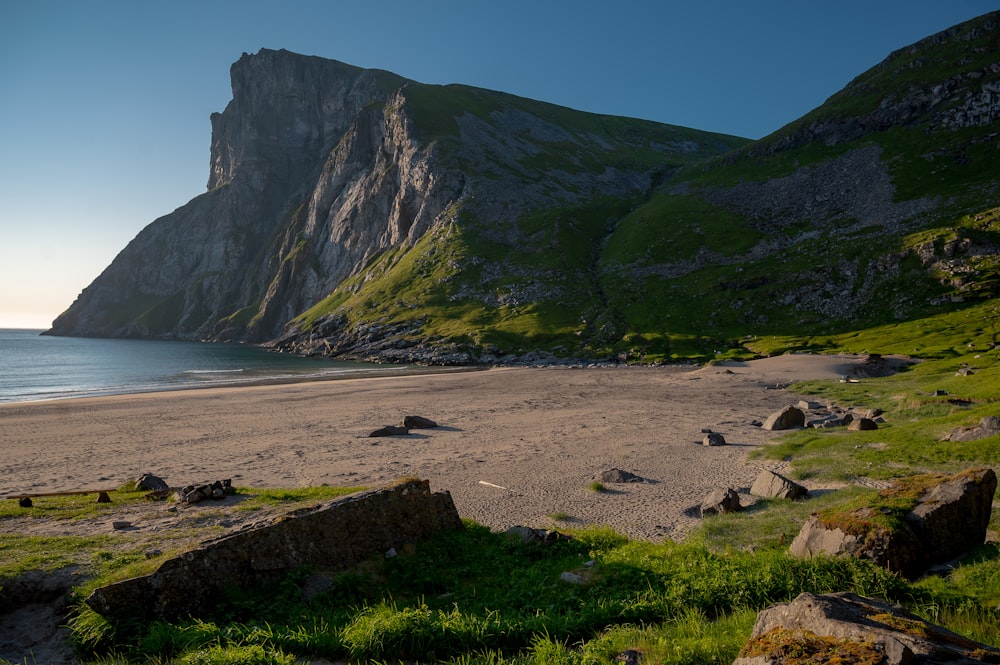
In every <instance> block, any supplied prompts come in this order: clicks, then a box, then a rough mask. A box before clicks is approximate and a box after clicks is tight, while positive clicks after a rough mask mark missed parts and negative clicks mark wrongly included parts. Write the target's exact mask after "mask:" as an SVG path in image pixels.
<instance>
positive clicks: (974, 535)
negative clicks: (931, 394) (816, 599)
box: [789, 469, 997, 578]
mask: <svg viewBox="0 0 1000 665" xmlns="http://www.w3.org/2000/svg"><path fill="white" fill-rule="evenodd" d="M906 483H907V485H906V486H904V487H898V486H897V487H896V488H890V489H889V490H885V492H887V493H890V494H891V493H893V492H904V491H912V490H907V489H906V487H907V486H908V487H910V488H912V487H915V486H921V484H923V485H924V486H925V487H926V489H923V490H921V491H920V495H919V498H918V500H917V503H916V506H915V507H914V508H913V509H912V510H911V511H910V512H909V513H908V514H906V515H904V516H903V519H902V523H901V524H899V526H898V527H896V528H889V527H888V526H885V521H884V520H882V519H881V517H882V515H880V511H879V510H878V508H877V507H866V508H862V509H859V510H855V511H853V512H852V513H850V514H848V515H846V516H843V517H842V518H836V519H832V518H823V517H821V516H820V515H813V516H812V517H811V518H810V519H809V521H807V522H806V523H805V524H804V525H803V526H802V530H801V531H799V534H798V535H797V536H796V537H795V540H793V541H792V544H791V546H790V547H789V552H791V554H793V555H795V556H801V557H807V556H814V555H817V554H827V555H831V556H838V555H844V556H854V557H858V558H863V559H870V560H872V561H874V562H876V563H878V564H879V565H882V566H884V567H886V568H888V569H889V570H892V571H895V572H898V573H901V574H903V575H906V576H908V577H911V578H912V577H916V576H918V575H920V574H921V573H922V572H923V571H925V570H926V569H927V568H928V567H929V566H931V565H934V564H938V563H943V562H946V561H949V560H951V559H954V558H955V557H957V556H959V555H961V554H963V553H964V552H967V551H968V550H970V549H972V548H973V547H975V546H976V545H981V544H982V543H983V542H984V541H985V539H986V529H987V526H988V525H989V521H990V510H991V507H992V502H993V495H994V493H995V492H996V488H997V476H996V473H995V472H994V471H993V470H992V469H971V470H969V471H964V472H962V473H959V474H956V475H954V476H952V477H950V478H948V477H936V476H919V477H916V478H911V479H907V481H906Z"/></svg>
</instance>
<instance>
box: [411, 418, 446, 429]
mask: <svg viewBox="0 0 1000 665" xmlns="http://www.w3.org/2000/svg"><path fill="white" fill-rule="evenodd" d="M437 426H438V424H437V423H436V422H434V421H433V420H431V419H430V418H424V417H423V416H406V417H405V418H403V427H405V428H407V429H434V428H435V427H437Z"/></svg>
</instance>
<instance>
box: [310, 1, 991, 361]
mask: <svg viewBox="0 0 1000 665" xmlns="http://www.w3.org/2000/svg"><path fill="white" fill-rule="evenodd" d="M998 35H1000V28H998V18H997V15H996V14H993V15H988V16H986V17H983V18H981V19H978V20H975V21H971V22H969V23H967V24H963V25H962V26H958V27H956V28H954V29H952V30H951V31H947V32H946V33H942V34H941V35H936V36H934V37H931V38H928V39H927V40H924V41H922V42H919V43H917V44H915V45H913V46H912V47H908V48H906V49H902V50H900V51H898V52H896V53H894V54H892V55H891V56H890V57H889V58H887V59H886V61H885V62H883V63H881V64H879V65H878V66H876V67H874V68H872V69H871V70H870V71H868V72H866V73H864V74H862V75H861V76H859V77H858V78H857V79H855V80H854V81H853V82H851V84H849V85H848V86H847V87H846V88H845V89H844V90H842V91H840V92H838V93H837V94H835V95H833V96H832V97H831V98H830V99H829V100H828V101H827V103H825V104H824V105H823V106H821V107H820V108H818V109H816V110H815V111H813V112H812V113H810V114H808V115H806V116H804V117H803V118H801V119H800V120H798V121H796V122H793V123H791V124H790V125H788V126H787V127H785V128H783V129H782V130H780V131H778V132H776V133H775V134H773V135H771V136H769V137H766V138H765V139H763V140H761V141H759V142H756V143H754V144H749V145H745V144H741V141H739V140H737V139H734V138H732V137H708V138H706V136H705V135H703V134H698V133H696V132H692V131H691V130H685V129H682V128H667V127H663V126H657V125H655V124H654V123H642V122H639V121H632V120H626V119H621V118H608V117H605V116H596V115H591V114H580V113H578V112H575V111H570V110H568V109H563V108H561V107H556V106H551V105H546V104H542V103H540V102H533V101H531V100H524V99H521V98H517V97H512V96H509V95H503V94H501V93H493V92H490V91H484V90H479V89H475V88H468V87H464V86H445V87H439V86H410V87H409V88H408V89H407V99H408V102H407V103H408V105H409V106H410V110H411V113H412V117H413V120H414V124H415V126H416V127H418V129H419V132H420V134H421V135H422V136H423V137H424V139H425V140H436V141H441V142H442V143H443V145H446V146H447V149H445V150H443V154H444V155H446V156H447V158H449V159H453V160H455V161H456V162H458V163H461V164H462V165H463V169H464V170H465V172H466V173H467V174H468V176H469V177H470V178H484V179H485V181H488V182H499V183H502V184H503V187H499V190H500V191H501V195H499V196H497V197H495V199H496V200H492V199H491V205H492V206H493V207H492V208H490V209H494V208H496V206H499V205H504V200H503V196H502V192H503V191H505V190H504V187H507V188H508V189H509V190H510V191H511V192H512V195H514V194H513V192H514V191H515V189H516V188H517V187H524V188H530V187H537V188H539V190H540V191H544V190H550V191H553V192H554V191H557V190H558V191H561V192H563V193H565V192H566V191H570V190H572V189H573V185H572V182H573V181H572V177H570V176H571V174H573V173H579V172H590V173H592V172H594V171H595V170H597V169H600V168H624V167H625V166H636V165H642V166H643V167H655V168H656V169H658V172H659V173H660V174H662V175H663V176H664V178H665V180H664V181H663V183H662V184H661V185H660V186H658V187H657V188H655V190H654V191H650V192H648V193H647V194H646V196H644V197H640V198H635V197H632V198H629V197H624V198H623V197H618V198H615V197H608V196H605V197H596V198H595V197H588V196H586V193H585V192H580V191H577V192H574V193H573V197H571V198H573V199H574V200H573V201H572V202H570V203H564V204H556V203H554V202H552V203H550V204H548V205H536V206H534V207H531V208H529V209H527V210H524V211H523V212H520V213H518V214H517V215H516V217H515V218H514V219H503V220H498V219H497V218H495V217H490V216H489V215H488V213H487V212H486V210H487V209H486V208H483V207H477V206H476V205H475V204H474V203H473V204H469V205H464V206H463V207H461V208H460V209H457V210H456V211H455V215H454V217H453V218H452V221H451V223H450V225H449V226H448V228H447V229H446V230H439V232H438V233H436V234H435V235H434V236H433V238H432V239H425V241H422V242H421V243H419V244H418V245H417V246H416V247H414V248H413V249H412V250H411V252H410V254H408V255H406V256H403V255H402V254H401V253H398V252H390V253H389V254H387V255H385V256H383V257H381V258H379V259H378V260H377V261H376V262H375V263H374V264H373V266H372V270H371V271H369V272H368V273H366V274H365V275H364V276H363V277H359V278H358V279H356V280H352V281H351V282H348V283H346V284H344V285H342V286H341V287H340V288H338V289H337V291H336V292H335V293H334V294H333V295H331V297H330V298H329V299H327V300H326V301H325V302H323V303H321V304H320V305H318V306H317V307H316V308H314V309H313V310H311V311H310V312H307V313H306V314H305V315H304V316H303V317H301V318H300V320H299V321H298V322H299V323H300V324H304V325H305V327H306V328H308V327H309V325H310V323H312V322H315V321H319V320H321V319H322V318H323V317H327V316H331V315H336V316H346V317H347V319H348V320H349V321H350V322H351V325H353V324H355V323H361V322H365V323H367V324H375V325H376V326H385V327H386V329H387V330H395V331H400V330H405V332H404V333H398V332H397V333H389V337H390V338H392V339H398V337H399V336H400V335H401V336H402V337H404V338H405V343H406V344H411V345H421V344H431V345H439V346H440V345H450V348H454V349H458V350H460V351H462V352H464V353H466V354H468V357H469V358H471V359H476V358H481V359H485V360H487V361H489V360H491V359H493V358H495V357H496V356H498V355H503V354H514V355H523V354H526V353H530V352H531V351H533V350H541V351H545V352H549V353H553V354H555V355H557V356H577V357H588V358H610V359H618V360H625V361H629V362H663V361H666V362H673V361H678V360H685V359H693V360H699V361H705V360H709V359H712V358H718V357H726V356H748V355H752V354H754V353H756V352H758V351H757V350H755V349H760V348H761V347H760V346H757V347H755V346H754V344H753V342H754V340H757V339H760V338H765V337H773V336H782V337H794V338H800V337H809V338H822V337H824V336H844V335H847V334H848V333H851V332H854V331H859V330H865V329H868V328H871V327H873V326H888V325H892V324H899V323H903V322H907V321H920V320H926V319H928V318H933V317H936V316H939V315H948V314H950V313H952V312H959V311H963V310H967V309H968V308H973V309H972V310H970V311H978V310H975V308H976V307H977V306H978V304H979V303H982V302H984V301H988V300H989V299H991V298H993V297H994V296H996V295H997V294H998V289H1000V272H998V261H1000V259H998V257H1000V208H998V207H997V204H998V202H1000V149H998V146H1000V144H998V139H997V135H996V132H995V130H994V127H995V123H994V122H993V120H994V116H996V114H998V113H1000V110H998V108H997V107H998V105H997V102H995V101H991V100H992V97H991V96H990V95H991V93H989V90H991V89H992V87H995V86H997V85H1000V73H998V72H1000V64H998V62H1000V61H998V56H997V54H998V53H1000V44H998ZM991 86H992V87H991ZM518 114H521V115H518ZM462 117H466V118H469V117H475V118H477V119H478V120H479V121H481V122H482V123H485V124H487V125H488V124H489V123H496V124H497V125H498V126H500V125H504V123H507V125H509V124H510V123H512V122H515V121H513V120H511V118H514V117H517V118H526V117H531V118H533V119H534V120H533V121H532V122H536V121H537V122H538V123H542V125H534V126H529V125H525V127H524V128H523V129H522V130H521V131H520V133H516V132H515V134H516V135H517V136H518V137H519V140H523V141H525V142H526V145H527V144H530V146H531V147H530V148H524V149H523V150H522V152H519V153H517V154H516V155H514V156H511V155H504V156H501V157H498V158H497V159H493V160H486V161H483V159H482V156H481V155H480V156H478V157H475V158H474V157H472V156H470V155H469V154H468V152H467V151H466V148H463V143H462V141H463V140H464V139H463V138H462V137H463V136H464V135H463V131H466V130H463V129H462V126H463V125H462V122H460V119H461V118H462ZM521 121H522V120H518V121H517V122H521ZM515 124H516V123H515ZM529 124H530V123H529ZM507 125H504V127H505V128H506V129H509V126H507ZM540 127H541V128H542V129H540ZM556 127H557V128H559V129H558V131H556V130H554V129H552V128H556ZM543 130H544V131H543ZM546 131H550V132H555V134H558V135H559V136H555V135H551V134H548V135H547V134H546ZM560 137H561V138H560ZM699 141H700V143H698V142H699ZM688 143H690V144H691V145H692V146H693V145H699V146H701V148H699V149H697V150H695V149H692V150H691V151H690V152H685V151H684V150H683V149H681V150H679V151H675V152H674V153H672V154H671V155H670V156H669V157H664V155H663V154H662V153H661V152H658V151H657V150H654V149H652V148H653V147H658V148H662V147H663V145H665V144H670V145H671V146H673V147H674V148H677V147H679V146H684V145H687V144H688ZM611 144H613V145H614V146H615V148H614V149H613V150H607V149H605V148H604V147H602V146H606V145H611ZM521 147H522V148H523V146H521ZM727 147H728V148H733V150H731V151H730V152H728V153H727V154H725V155H722V156H713V155H712V154H710V153H711V152H713V151H715V150H718V149H720V148H727ZM709 148H711V149H709ZM567 174H569V175H567ZM515 185H516V186H515ZM485 188H486V189H487V190H489V188H488V187H485ZM533 191H534V190H533ZM518 195H519V194H518ZM555 200H556V199H555V198H554V199H553V201H555ZM564 200H566V197H564ZM440 259H447V261H448V263H447V265H432V264H434V263H439V264H440V263H442V261H441V260H440ZM393 303H405V307H394V306H393ZM393 335H395V337H393ZM832 346H836V344H833V345H832Z"/></svg>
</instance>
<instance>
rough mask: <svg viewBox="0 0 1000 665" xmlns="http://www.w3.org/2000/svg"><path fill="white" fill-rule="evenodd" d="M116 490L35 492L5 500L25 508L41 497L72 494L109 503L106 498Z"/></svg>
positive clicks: (15, 495)
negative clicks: (14, 501) (90, 496)
mask: <svg viewBox="0 0 1000 665" xmlns="http://www.w3.org/2000/svg"><path fill="white" fill-rule="evenodd" d="M117 491H118V490H117V489H109V490H70V491H68V492H35V493H32V494H10V495H8V496H7V497H5V498H7V499H17V500H18V501H20V502H21V505H22V506H24V507H25V508H27V507H30V506H31V499H37V498H39V497H43V496H72V495H74V494H96V495H97V503H111V497H110V496H108V494H110V493H111V492H117Z"/></svg>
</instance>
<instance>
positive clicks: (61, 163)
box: [0, 0, 1000, 328]
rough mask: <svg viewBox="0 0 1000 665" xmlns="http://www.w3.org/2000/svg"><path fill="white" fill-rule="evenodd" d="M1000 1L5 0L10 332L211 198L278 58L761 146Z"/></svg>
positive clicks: (1, 194) (1, 213)
mask: <svg viewBox="0 0 1000 665" xmlns="http://www.w3.org/2000/svg"><path fill="white" fill-rule="evenodd" d="M995 9H1000V0H994V1H986V0H866V1H864V2H860V1H855V0H840V1H839V2H815V1H812V0H758V1H756V2H750V1H748V0H725V1H711V0H697V1H696V0H688V1H687V2H683V3H681V2H673V1H671V0H644V1H632V0H617V1H616V2H609V1H607V0H604V1H601V2H596V1H590V0H575V1H562V0H553V1H546V0H533V1H530V2H525V1H522V0H507V2H481V1H479V0H461V1H454V2H452V1H447V2H446V1H444V0H423V1H419V2H418V1H414V0H408V1H397V0H383V1H381V2H367V1H366V0H353V1H352V2H341V1H339V0H323V1H304V0H303V1H296V0H285V1H283V2H275V1H274V0H269V1H267V2H260V1H256V0H242V1H240V2H229V1H213V0H198V1H197V2H191V1H188V0H173V1H171V2H157V3H147V2H142V1H138V0H129V1H127V2H113V1H101V0H89V1H81V0H65V1H48V0H0V327H14V326H19V327H38V328H45V327H48V325H49V323H50V322H51V321H52V319H53V318H54V317H55V316H57V315H58V314H59V313H60V312H61V311H63V310H64V309H65V308H66V307H68V306H69V305H70V303H72V301H73V300H74V299H75V298H76V296H77V294H78V293H79V292H80V291H81V290H82V289H83V288H84V287H86V286H87V285H88V284H89V283H90V282H91V281H92V280H93V279H94V278H95V277H96V276H97V275H98V274H99V273H100V272H101V271H102V270H103V269H104V268H105V267H106V266H107V265H108V264H109V263H110V262H111V260H112V259H113V258H114V256H115V255H116V254H117V253H118V252H119V251H120V250H121V249H122V248H123V247H124V246H125V245H126V244H127V243H128V241H129V240H131V239H132V238H133V237H134V236H135V235H136V234H137V233H138V232H139V231H140V230H141V229H142V228H143V227H144V226H146V225H147V224H149V223H150V222H152V221H153V220H154V219H156V218H157V217H160V216H161V215H164V214H166V213H169V212H171V211H172V210H174V209H175V208H177V207H179V206H181V205H183V204H184V203H186V202H187V201H188V200H190V199H191V198H193V197H194V196H196V195H198V194H200V193H201V192H203V191H204V190H205V183H206V182H207V179H208V160H209V147H210V137H211V126H210V123H209V115H210V114H211V113H212V112H215V111H222V110H223V109H224V108H225V106H226V103H227V102H228V101H229V99H230V97H231V90H230V87H229V66H230V64H232V63H233V62H234V61H235V60H237V59H238V58H239V57H240V54H241V53H243V52H256V51H257V50H259V49H260V48H262V47H266V48H272V49H278V48H286V49H288V50H290V51H295V52H298V53H305V54H309V55H319V56H323V57H328V58H334V59H337V60H341V61H344V62H347V63H350V64H352V65H357V66H360V67H370V68H378V69H386V70H389V71H392V72H395V73H397V74H400V75H402V76H406V77H408V78H411V79H415V80H417V81H422V82H424V83H466V84H469V85H475V86H481V87H485V88H491V89H495V90H502V91H505V92H510V93H514V94H517V95H522V96H525V97H531V98H534V99H540V100H544V101H549V102H553V103H557V104H562V105H565V106H570V107H573V108H577V109H582V110H586V111H592V112H597V113H610V114H616V115H625V116H633V117H639V118H647V119H650V120H656V121H660V122H666V123H671V124H676V125H685V126H689V127H695V128H697V129H705V130H711V131H717V132H725V133H729V134H737V135H740V136H745V137H749V138H759V137H761V136H764V135H766V134H769V133H770V132H772V131H775V130H777V129H779V128H780V127H781V126H783V125H784V124H786V123H788V122H790V121H792V120H794V119H795V118H797V117H799V116H800V115H802V114H803V113H806V112H807V111H809V110H811V109H813V108H815V107H816V106H818V105H820V104H821V103H822V102H823V101H824V100H825V99H826V98H827V97H829V96H830V95H832V94H833V93H834V92H836V91H837V90H839V89H840V88H842V87H843V86H844V85H845V84H846V83H847V82H849V81H850V80H851V79H852V78H854V77H855V76H856V75H858V74H860V73H862V72H863V71H865V70H866V69H868V68H869V67H871V66H873V65H875V64H876V63H878V62H879V61H881V60H882V59H883V58H884V57H885V56H887V55H888V54H889V53H890V52H891V51H893V50H895V49H897V48H900V47H902V46H906V45H907V44H910V43H912V42H914V41H916V40H918V39H920V38H922V37H925V36H928V35H930V34H933V33H935V32H938V31H940V30H943V29H945V28H947V27H950V26H951V25H954V24H956V23H959V22H961V21H964V20H967V19H970V18H973V17H975V16H979V15H981V14H984V13H986V12H989V11H993V10H995Z"/></svg>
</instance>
